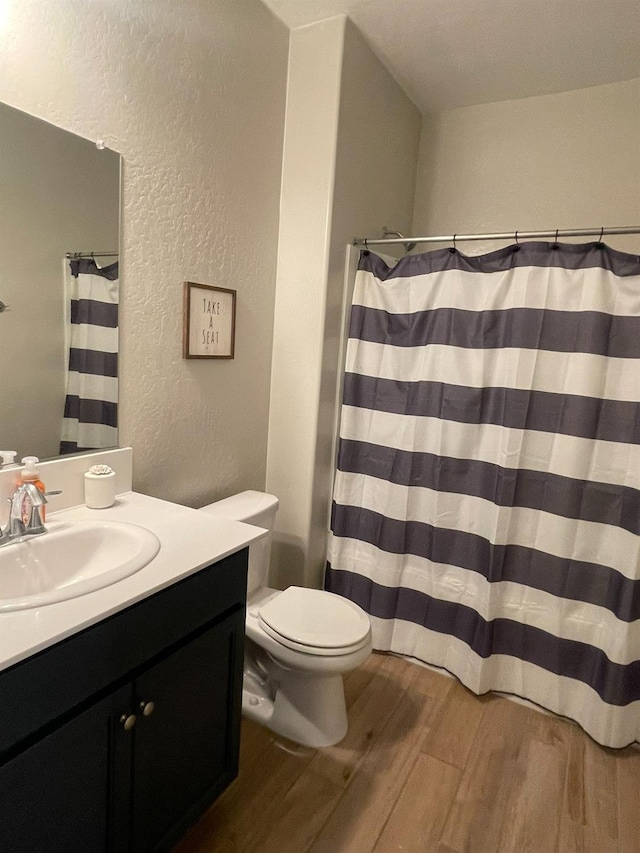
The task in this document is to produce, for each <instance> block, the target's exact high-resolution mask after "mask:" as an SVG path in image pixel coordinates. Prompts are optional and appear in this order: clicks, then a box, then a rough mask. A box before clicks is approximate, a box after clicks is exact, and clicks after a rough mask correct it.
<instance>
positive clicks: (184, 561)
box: [0, 492, 266, 670]
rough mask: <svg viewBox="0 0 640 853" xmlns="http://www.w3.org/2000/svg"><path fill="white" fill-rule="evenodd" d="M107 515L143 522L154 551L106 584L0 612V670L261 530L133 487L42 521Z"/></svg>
mask: <svg viewBox="0 0 640 853" xmlns="http://www.w3.org/2000/svg"><path fill="white" fill-rule="evenodd" d="M107 520H108V521H125V522H129V523H131V524H139V525H140V526H141V527H146V528H147V529H148V530H150V531H151V532H152V533H155V535H156V536H157V537H158V539H159V540H160V551H159V552H158V554H157V555H156V556H155V557H154V558H153V560H151V562H150V563H148V564H147V565H146V566H144V568H142V569H140V570H139V571H138V572H136V573H135V574H133V575H130V576H129V577H127V578H124V579H123V580H121V581H118V582H117V583H114V584H112V585H111V586H107V587H104V588H103V589H99V590H96V591H95V592H91V593H88V594H87V595H82V596H80V597H78V598H73V599H70V600H68V601H61V602H58V603H56V604H48V605H46V606H43V607H38V608H33V609H28V610H17V611H12V612H8V613H0V670H2V669H6V668H7V667H9V666H11V665H12V664H15V663H17V662H18V661H21V660H24V659H25V658H28V657H29V656H30V655H32V654H34V653H35V652H38V651H41V650H42V649H45V648H47V647H48V646H51V645H53V643H56V642H59V641H60V640H63V639H64V638H65V637H69V636H71V635H72V634H75V633H76V632H77V631H80V630H81V629H83V628H87V627H88V626H89V625H94V624H95V623H97V622H100V621H101V620H102V619H105V618H106V617H107V616H110V615H112V614H113V613H117V612H118V611H119V610H123V609H124V608H125V607H128V606H129V605H131V604H135V602H137V601H140V600H141V599H143V598H146V597H147V596H148V595H151V594H152V593H154V592H158V590H161V589H164V588H165V587H168V586H171V584H173V583H175V582H176V581H178V580H180V579H181V578H184V577H187V576H188V575H190V574H193V573H194V572H196V571H198V570H199V569H202V568H204V567H205V566H208V565H210V564H211V563H213V562H216V561H217V560H221V559H222V558H223V557H226V556H228V555H229V554H233V553H235V552H236V551H239V550H241V549H242V548H244V547H245V546H246V545H249V543H251V542H253V541H255V540H256V539H260V538H261V537H263V536H265V535H266V531H265V530H263V529H262V528H260V527H253V526H252V525H249V524H242V523H241V522H237V521H227V520H225V519H218V518H215V517H214V516H212V515H209V514H208V513H202V512H199V511H198V510H195V509H189V508H188V507H184V506H180V505H179V504H173V503H169V502H168V501H162V500H158V499H157V498H150V497H148V496H147V495H141V494H138V493H136V492H125V493H124V494H121V495H118V498H117V500H116V502H115V504H114V505H113V506H112V507H109V509H101V510H92V509H87V508H86V507H84V506H83V507H75V508H73V509H67V510H63V511H61V512H57V513H51V512H50V513H48V514H47V521H48V522H52V521H65V522H73V521H107ZM5 547H7V548H11V545H7V546H5Z"/></svg>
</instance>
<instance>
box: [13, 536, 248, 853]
mask: <svg viewBox="0 0 640 853" xmlns="http://www.w3.org/2000/svg"><path fill="white" fill-rule="evenodd" d="M246 564H247V553H246V549H245V551H242V552H240V553H239V554H234V555H232V556H231V557H228V558H226V559H225V560H223V561H221V562H220V563H216V564H214V565H212V566H210V567H208V568H207V569H203V570H202V571H200V572H198V573H196V574H195V575H193V576H191V577H190V578H187V579H186V580H184V581H180V582H179V583H177V584H175V585H174V586H173V587H170V588H168V589H166V590H163V591H162V592H160V593H157V594H156V595H154V596H151V597H150V598H148V599H145V600H144V601H142V602H140V603H139V604H136V605H134V607H132V608H128V609H127V610H124V611H122V612H121V613H119V614H116V615H115V616H113V617H110V618H109V619H108V620H105V621H104V622H101V623H99V624H98V625H96V626H93V627H92V628H89V629H87V630H85V631H83V632H81V633H79V634H77V635H74V636H73V637H70V638H69V639H68V640H65V641H63V642H62V643H59V644H57V645H56V646H53V647H51V648H50V649H47V650H46V651H45V652H43V653H41V654H39V655H37V656H34V658H30V659H28V660H27V661H25V662H23V663H21V664H17V665H16V666H15V667H12V668H10V669H9V670H5V671H4V672H0V720H2V722H3V723H4V722H5V721H6V726H4V727H2V726H0V729H2V730H3V731H4V735H0V747H2V751H1V753H0V755H1V763H0V839H1V845H2V849H6V850H11V851H12V853H27V851H28V853H58V852H59V853H75V851H77V853H102V851H105V853H145V851H161V850H168V849H169V848H170V847H171V845H172V844H173V842H174V841H175V840H176V839H177V838H178V837H179V836H180V834H181V833H182V832H183V831H184V829H185V828H186V826H188V825H189V823H191V822H192V821H193V820H194V819H195V818H196V817H197V816H198V815H199V814H200V813H201V812H202V811H203V810H204V809H205V808H206V807H207V806H208V805H209V803H210V802H212V801H213V799H215V797H216V796H217V795H218V794H219V793H221V791H222V790H224V788H225V787H226V786H227V785H228V784H229V783H230V782H231V781H232V779H233V778H234V777H235V775H236V774H237V769H238V748H239V732H240V710H241V694H242V658H243V642H244V601H245V594H246V590H245V584H246ZM118 652H120V655H118ZM123 658H124V660H123ZM38 676H40V680H39V681H34V680H33V679H34V678H35V679H37V678H38ZM78 683H80V685H82V686H83V689H82V690H78ZM88 684H90V685H91V686H92V688H93V689H92V690H90V691H89V692H87V685H88ZM53 685H55V688H54V687H53ZM25 702H37V703H38V706H39V707H38V708H33V707H31V706H26V705H25V704H24V703H25ZM21 709H22V714H21V713H20V710H21ZM52 709H53V710H54V711H55V713H52ZM25 719H26V722H25Z"/></svg>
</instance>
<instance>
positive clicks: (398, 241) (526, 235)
mask: <svg viewBox="0 0 640 853" xmlns="http://www.w3.org/2000/svg"><path fill="white" fill-rule="evenodd" d="M393 233H395V234H397V233H398V232H397V231H395V232H393ZM610 234H640V225H629V226H626V227H624V228H578V229H574V230H572V231H566V230H565V231H563V230H560V229H554V230H553V231H505V232H502V233H501V234H449V235H446V236H441V237H403V236H402V235H400V236H399V237H380V238H377V239H376V238H375V237H374V238H373V239H371V238H369V237H358V238H357V239H356V240H354V241H353V243H352V245H353V246H364V248H367V247H368V246H374V245H375V246H380V245H383V244H384V245H400V246H402V245H405V244H408V243H454V244H455V243H457V242H458V241H459V240H460V241H462V240H513V239H515V241H516V243H517V242H518V240H545V239H551V238H553V239H554V240H558V239H559V238H560V237H599V238H600V239H602V238H603V237H607V236H608V235H610Z"/></svg>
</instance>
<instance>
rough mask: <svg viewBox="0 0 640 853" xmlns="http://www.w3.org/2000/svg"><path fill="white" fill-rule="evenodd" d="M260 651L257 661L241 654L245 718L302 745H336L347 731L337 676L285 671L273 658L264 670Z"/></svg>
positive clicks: (339, 676)
mask: <svg viewBox="0 0 640 853" xmlns="http://www.w3.org/2000/svg"><path fill="white" fill-rule="evenodd" d="M249 642H250V641H249ZM260 652H262V650H259V652H258V660H256V658H255V657H254V658H253V659H252V656H251V655H246V656H245V668H244V679H243V685H242V713H243V714H244V716H245V717H247V719H249V720H253V721H254V722H256V723H259V724H260V725H263V726H266V727H267V728H268V729H270V730H271V731H272V732H275V733H276V734H279V735H282V736H283V737H286V738H288V739H289V740H292V741H296V742H297V743H300V744H303V745H305V746H311V747H321V746H331V745H332V744H335V743H338V742H339V741H341V740H342V739H343V738H344V736H345V735H346V733H347V709H346V706H345V701H344V686H343V682H342V676H341V675H318V674H317V673H313V674H309V673H305V672H299V671H293V670H291V669H285V668H284V667H282V666H280V664H278V663H277V662H276V661H274V660H273V659H272V658H270V659H269V662H268V666H267V667H265V666H264V665H262V664H261V662H260V657H262V655H261V654H260Z"/></svg>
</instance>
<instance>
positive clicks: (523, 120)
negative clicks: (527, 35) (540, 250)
mask: <svg viewBox="0 0 640 853" xmlns="http://www.w3.org/2000/svg"><path fill="white" fill-rule="evenodd" d="M639 139H640V80H639V79H635V80H630V81H627V82H623V83H613V84H610V85H606V86H597V87H594V88H590V89H580V90H577V91H571V92H563V93H561V94H556V95H544V96H541V97H535V98H526V99H523V100H518V101H504V102H500V103H494V104H485V105H482V106H477V107H465V108H461V109H456V110H450V111H448V112H443V113H439V114H437V115H435V116H433V117H426V118H425V119H424V120H423V127H422V137H421V147H420V160H419V166H418V179H417V187H416V200H415V207H414V219H413V228H412V230H413V233H414V234H424V235H428V234H453V233H456V232H457V233H459V234H462V233H465V232H466V233H479V232H492V231H493V232H500V231H511V230H515V229H518V230H520V231H536V230H546V229H549V228H551V229H555V228H561V229H562V228H567V229H571V228H586V227H589V228H590V227H592V226H596V227H599V226H602V225H605V226H609V225H611V226H613V225H639V224H640V156H638V152H639V150H640V149H639V142H638V140H639ZM607 243H609V245H611V246H614V247H615V248H618V249H621V250H623V251H635V252H637V251H638V250H639V248H640V238H638V237H637V236H636V237H609V238H607ZM459 248H461V250H462V251H463V252H466V253H469V254H479V253H481V252H483V251H490V250H492V249H495V248H498V244H496V243H487V244H484V245H483V244H480V243H466V244H460V247H459Z"/></svg>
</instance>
